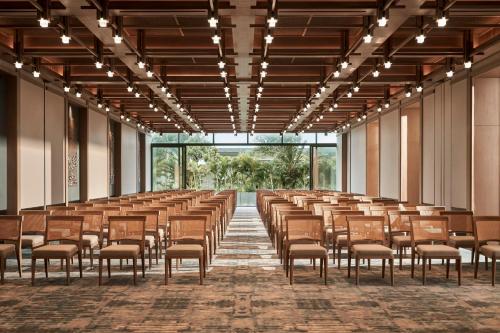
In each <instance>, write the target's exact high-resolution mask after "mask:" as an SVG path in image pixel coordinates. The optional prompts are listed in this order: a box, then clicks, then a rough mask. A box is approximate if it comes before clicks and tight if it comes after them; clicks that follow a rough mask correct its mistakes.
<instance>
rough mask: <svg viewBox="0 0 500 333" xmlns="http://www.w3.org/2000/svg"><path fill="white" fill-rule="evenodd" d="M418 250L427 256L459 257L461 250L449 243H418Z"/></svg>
mask: <svg viewBox="0 0 500 333" xmlns="http://www.w3.org/2000/svg"><path fill="white" fill-rule="evenodd" d="M417 252H418V253H419V254H420V255H422V256H425V257H437V258H441V257H459V256H460V252H459V251H458V250H457V249H456V248H454V247H451V246H448V245H437V244H436V245H433V244H420V245H417Z"/></svg>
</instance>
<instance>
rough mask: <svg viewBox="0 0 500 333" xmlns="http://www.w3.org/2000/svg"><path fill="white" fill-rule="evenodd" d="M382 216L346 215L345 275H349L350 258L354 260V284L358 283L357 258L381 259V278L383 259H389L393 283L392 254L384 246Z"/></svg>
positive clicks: (383, 266)
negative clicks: (346, 251)
mask: <svg viewBox="0 0 500 333" xmlns="http://www.w3.org/2000/svg"><path fill="white" fill-rule="evenodd" d="M384 223H385V217H384V216H347V249H348V254H347V261H348V264H347V266H348V270H347V277H350V276H351V258H352V256H354V259H355V262H356V285H358V284H359V260H360V259H368V260H370V259H382V278H384V277H385V261H386V260H389V265H390V270H391V271H390V272H391V285H394V255H393V253H392V249H391V248H389V247H387V246H385V242H386V240H385V230H384Z"/></svg>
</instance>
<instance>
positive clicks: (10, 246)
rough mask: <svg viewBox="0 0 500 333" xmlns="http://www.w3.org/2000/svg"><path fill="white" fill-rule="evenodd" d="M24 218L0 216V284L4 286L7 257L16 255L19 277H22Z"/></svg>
mask: <svg viewBox="0 0 500 333" xmlns="http://www.w3.org/2000/svg"><path fill="white" fill-rule="evenodd" d="M22 222H23V217H22V216H0V241H2V242H3V244H0V283H1V284H3V280H4V272H5V269H6V268H7V257H8V256H10V255H13V254H14V255H15V256H16V259H17V270H18V272H19V277H21V276H22V266H21V263H22V253H21V234H22Z"/></svg>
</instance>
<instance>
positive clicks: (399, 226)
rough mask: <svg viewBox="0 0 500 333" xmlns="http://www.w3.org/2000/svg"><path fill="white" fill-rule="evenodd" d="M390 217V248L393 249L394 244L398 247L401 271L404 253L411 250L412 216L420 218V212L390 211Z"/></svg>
mask: <svg viewBox="0 0 500 333" xmlns="http://www.w3.org/2000/svg"><path fill="white" fill-rule="evenodd" d="M388 214H389V215H388V216H389V223H388V226H389V247H390V248H391V249H392V247H393V244H394V245H396V250H397V253H398V255H399V269H400V270H401V269H403V252H406V249H407V248H411V236H410V231H411V223H410V216H419V215H420V214H419V212H418V211H401V210H391V211H388Z"/></svg>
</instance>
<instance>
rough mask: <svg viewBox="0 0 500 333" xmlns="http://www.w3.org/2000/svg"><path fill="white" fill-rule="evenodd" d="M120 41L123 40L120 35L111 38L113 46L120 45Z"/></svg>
mask: <svg viewBox="0 0 500 333" xmlns="http://www.w3.org/2000/svg"><path fill="white" fill-rule="evenodd" d="M122 39H123V37H122V36H120V35H118V34H116V35H114V36H113V41H114V42H115V44H121V43H122Z"/></svg>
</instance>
